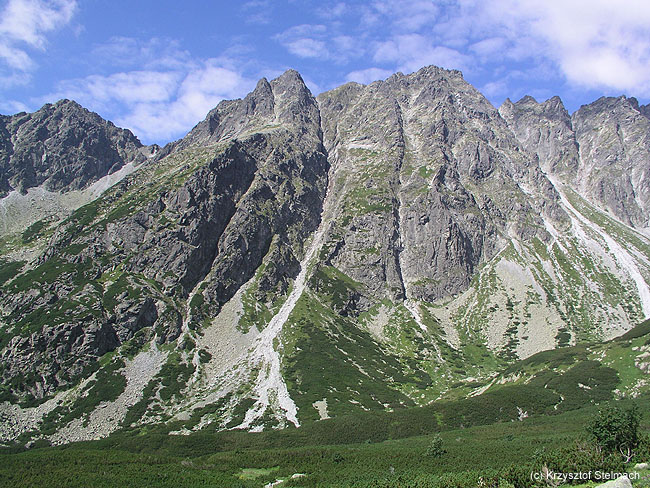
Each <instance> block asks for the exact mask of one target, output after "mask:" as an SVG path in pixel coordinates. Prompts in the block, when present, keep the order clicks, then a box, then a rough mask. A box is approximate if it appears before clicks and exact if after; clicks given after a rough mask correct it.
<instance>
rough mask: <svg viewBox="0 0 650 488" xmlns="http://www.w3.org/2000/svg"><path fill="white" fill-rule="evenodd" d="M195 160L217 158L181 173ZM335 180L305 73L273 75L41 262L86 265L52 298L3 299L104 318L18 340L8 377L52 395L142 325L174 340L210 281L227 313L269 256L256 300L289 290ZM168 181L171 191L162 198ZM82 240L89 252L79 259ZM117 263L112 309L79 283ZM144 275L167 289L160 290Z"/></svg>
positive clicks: (40, 294) (129, 182)
mask: <svg viewBox="0 0 650 488" xmlns="http://www.w3.org/2000/svg"><path fill="white" fill-rule="evenodd" d="M196 154H200V155H201V156H200V158H203V159H204V160H205V159H207V163H202V164H200V165H199V166H197V167H196V168H195V170H192V171H191V172H189V174H188V175H187V176H184V177H182V178H176V172H177V171H178V169H179V168H181V171H182V168H183V164H185V163H186V162H187V161H190V160H192V158H194V157H195V155H196ZM170 161H171V162H170ZM166 171H167V172H166ZM327 171H328V164H327V158H326V155H325V152H324V148H323V145H322V138H321V129H320V117H319V111H318V107H317V105H316V101H315V99H314V98H313V97H312V96H311V94H310V93H309V90H308V89H307V88H306V86H305V85H304V83H303V81H302V79H301V78H300V75H298V73H296V72H295V71H289V72H287V73H285V74H284V75H283V76H281V77H279V78H277V79H275V80H273V81H271V82H270V83H269V82H267V81H266V80H261V81H260V83H259V85H258V87H257V89H256V90H255V91H254V92H253V93H251V94H250V95H249V96H248V97H246V99H244V100H237V101H233V102H224V103H222V104H220V105H219V106H218V107H217V108H216V109H215V110H214V111H213V112H211V113H210V114H209V115H208V117H207V118H206V120H204V121H203V122H201V123H200V124H199V125H197V127H196V128H195V129H194V130H193V131H191V132H190V134H188V136H187V137H186V138H185V139H183V140H181V141H178V142H176V143H173V144H170V145H168V147H166V148H165V149H164V150H163V151H161V155H160V156H159V157H158V159H157V160H156V161H153V162H152V163H151V164H149V165H148V166H146V167H145V168H144V169H143V170H142V171H139V172H137V173H136V174H134V175H132V177H129V178H127V179H126V180H124V181H123V182H121V183H119V184H118V185H117V186H116V187H114V188H113V189H112V190H111V191H109V192H108V193H107V194H105V196H104V197H103V198H102V199H100V200H99V202H101V203H100V204H99V207H100V210H99V214H102V215H103V218H102V217H101V216H100V215H99V214H98V215H95V214H94V212H95V211H96V209H95V207H93V206H90V207H85V208H82V209H81V210H80V211H78V212H77V213H75V214H73V215H72V217H71V218H70V219H68V220H67V221H66V222H64V224H63V225H62V226H61V227H60V229H59V230H58V231H57V232H56V233H55V235H54V236H53V238H52V240H51V243H50V246H49V248H48V250H47V251H46V252H45V254H44V255H43V257H42V258H41V259H40V265H41V266H42V267H43V266H45V267H46V266H48V263H52V262H53V261H56V260H58V261H62V262H63V263H64V267H67V266H68V264H70V265H72V264H74V267H73V269H69V272H66V273H62V274H60V275H58V276H56V277H55V278H54V279H53V280H52V281H51V282H50V283H48V284H47V287H46V289H45V290H43V289H36V288H33V287H34V286H35V285H36V283H28V284H27V285H26V286H27V288H28V290H27V291H25V292H21V293H20V294H19V295H20V296H19V297H18V296H16V297H14V298H11V297H10V296H7V295H5V296H3V297H2V298H0V300H3V301H4V310H5V313H7V312H8V314H9V316H10V317H15V318H16V319H18V318H19V317H24V314H25V311H36V313H38V311H39V310H40V311H41V312H43V313H45V311H46V310H47V309H48V308H51V307H52V303H55V304H62V303H65V302H66V301H70V300H79V301H84V302H87V303H88V309H89V310H94V311H95V312H96V313H93V314H92V315H91V316H87V317H86V318H84V319H83V321H85V325H83V326H82V325H81V324H80V321H81V322H83V321H82V320H80V319H81V317H79V316H76V317H75V314H70V316H68V317H66V316H65V315H64V316H62V317H58V318H57V322H56V323H55V324H47V325H46V326H45V327H44V328H43V329H42V330H38V331H36V332H33V333H29V334H27V335H23V336H22V337H21V336H16V337H15V338H14V339H13V340H12V341H11V342H10V344H9V345H8V347H7V348H6V349H5V350H4V352H3V356H2V357H3V361H4V362H5V367H4V369H3V376H4V377H5V378H13V377H16V376H17V375H20V374H23V373H27V374H30V375H31V376H32V377H33V376H36V377H37V378H39V377H40V378H41V379H39V380H37V381H36V383H37V385H27V387H26V389H27V390H28V391H30V392H31V393H32V394H35V395H37V396H40V395H43V394H47V393H50V392H52V391H53V390H54V389H55V388H56V387H57V386H60V385H65V384H66V383H68V381H69V380H70V378H74V377H78V376H79V374H81V372H82V370H83V368H84V366H87V365H88V364H91V363H93V362H94V361H95V358H96V357H97V356H100V355H102V354H104V353H105V352H106V351H107V350H113V349H114V348H115V347H116V346H117V345H119V344H121V343H123V342H125V341H128V340H130V339H132V338H133V337H134V335H135V334H136V333H137V332H138V331H139V330H141V329H143V328H147V330H148V331H149V332H148V334H149V335H150V336H152V337H153V336H155V337H156V338H157V340H158V341H159V342H168V341H172V340H174V339H176V338H177V337H178V336H179V334H180V332H181V326H182V316H183V315H184V314H185V313H186V310H185V307H184V306H183V305H182V301H183V300H185V299H186V298H187V297H188V294H189V293H190V292H191V291H192V290H193V288H195V287H196V285H197V284H198V283H200V282H203V287H202V288H201V292H202V296H204V299H203V300H204V306H205V309H206V310H209V311H210V312H213V313H216V311H218V310H219V308H220V307H221V305H222V304H223V303H225V302H227V301H228V300H229V299H230V298H231V297H232V295H233V294H234V293H235V292H236V291H237V289H238V288H239V287H240V286H241V285H242V284H243V283H245V282H247V281H248V280H249V279H250V278H251V277H252V276H253V274H255V272H256V271H257V270H258V269H259V268H260V266H261V264H262V260H263V258H265V256H266V258H267V261H268V263H269V264H268V265H266V266H265V267H264V268H263V269H262V270H260V271H259V275H258V279H259V282H260V288H259V290H258V291H257V296H258V298H259V299H260V300H264V299H266V298H267V295H270V296H271V297H274V296H276V295H279V294H282V293H283V292H285V291H286V290H287V288H288V286H289V284H290V282H291V279H292V278H293V277H295V275H296V274H297V273H298V271H299V267H298V259H299V258H300V257H301V255H302V253H303V245H304V242H305V239H306V238H307V237H308V236H309V235H310V233H311V232H313V230H314V229H315V227H316V226H317V225H318V222H319V220H320V213H321V206H322V201H323V197H324V193H325V188H326V183H327ZM163 177H167V178H168V180H166V181H170V182H171V183H170V184H169V185H165V186H162V187H161V188H159V189H158V190H155V191H150V190H149V189H150V188H151V187H152V185H155V184H156V183H157V182H158V181H159V179H160V178H163ZM75 181H76V180H75ZM133 202H139V203H136V204H135V205H134V204H133ZM118 204H119V205H121V207H119V209H118V210H117V212H116V211H115V210H116V208H117V205H118ZM88 208H90V210H92V212H93V214H91V216H92V218H91V219H89V220H88V221H86V222H85V224H84V225H81V226H80V224H79V219H80V218H81V219H82V220H83V217H78V216H79V215H83V213H84V212H86V211H90V210H88ZM102 208H106V209H107V210H105V211H104V210H102ZM120 212H123V213H124V214H127V215H126V216H120ZM97 222H99V224H98V225H91V223H97ZM71 244H72V245H74V246H77V245H78V246H80V248H81V250H80V251H79V250H77V249H79V248H77V249H75V253H74V254H72V253H70V252H69V250H70V249H69V246H70V245H71ZM66 263H68V264H66ZM116 267H119V269H120V270H121V272H123V274H122V278H121V279H122V281H123V283H122V285H120V286H121V287H122V288H121V289H123V291H121V292H120V293H119V294H118V295H116V296H114V297H112V298H111V299H110V300H108V301H107V300H106V294H104V293H101V294H99V295H97V294H96V290H95V289H93V288H92V287H90V288H87V289H84V288H82V289H78V288H77V287H76V286H74V285H73V286H70V284H69V283H70V282H83V281H91V282H92V281H93V280H96V279H97V278H99V277H101V276H107V273H108V274H110V273H111V270H113V269H115V268H116ZM39 269H40V268H39ZM206 278H207V279H206ZM142 280H150V283H151V282H155V283H158V285H156V287H154V288H152V289H148V287H147V285H146V282H145V281H142ZM118 283H119V281H118ZM118 288H119V287H118ZM129 290H138V291H136V292H134V291H131V292H129ZM170 296H171V297H172V298H171V299H170V298H169V297H170ZM10 302H11V303H10ZM115 302H117V303H115ZM28 313H29V312H28ZM62 370H65V374H62Z"/></svg>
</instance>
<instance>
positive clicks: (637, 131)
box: [571, 97, 650, 227]
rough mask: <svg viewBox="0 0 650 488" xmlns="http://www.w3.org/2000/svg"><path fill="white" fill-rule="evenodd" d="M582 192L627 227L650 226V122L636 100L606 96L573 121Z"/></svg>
mask: <svg viewBox="0 0 650 488" xmlns="http://www.w3.org/2000/svg"><path fill="white" fill-rule="evenodd" d="M571 120H572V124H573V127H574V130H575V133H576V140H577V142H578V145H579V147H580V162H581V165H580V169H579V171H578V174H577V175H576V180H575V186H576V188H577V189H578V191H579V192H580V193H581V194H583V195H586V196H587V197H589V198H590V199H591V200H593V201H595V202H598V204H599V205H600V206H601V207H602V208H604V209H606V210H608V211H610V212H611V213H613V214H614V215H616V216H617V217H618V218H619V219H621V220H622V221H623V222H625V223H629V224H633V225H636V226H639V227H648V226H650V120H648V118H647V117H646V116H645V115H643V114H642V113H641V112H640V110H639V104H638V102H637V101H636V99H634V98H626V97H619V98H611V97H608V98H606V97H603V98H600V99H598V100H597V101H595V102H594V103H591V104H589V105H584V106H582V107H581V108H580V109H579V110H578V111H577V112H576V113H574V114H573V116H572V117H571Z"/></svg>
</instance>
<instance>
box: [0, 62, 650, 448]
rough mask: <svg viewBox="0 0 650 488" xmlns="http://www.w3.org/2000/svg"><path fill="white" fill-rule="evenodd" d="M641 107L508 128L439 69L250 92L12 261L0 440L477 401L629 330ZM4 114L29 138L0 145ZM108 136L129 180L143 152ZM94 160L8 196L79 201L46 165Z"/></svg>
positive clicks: (3, 279) (13, 243)
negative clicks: (526, 363) (37, 193)
mask: <svg viewBox="0 0 650 488" xmlns="http://www.w3.org/2000/svg"><path fill="white" fill-rule="evenodd" d="M608 104H610V105H611V107H610V105H608ZM605 105H606V106H607V108H605ZM52 107H55V108H52ZM66 107H67V108H66ZM46 109H47V110H46ZM43 110H44V111H50V112H51V111H53V110H54V112H56V111H57V110H59V111H62V112H64V111H65V110H77V111H80V109H78V108H77V106H75V105H73V104H72V103H71V102H69V103H62V104H59V105H56V106H46V107H45V108H44V109H43ZM590 110H591V112H590ZM643 110H644V109H643V107H638V106H637V105H634V103H633V102H631V99H620V100H619V99H616V100H609V101H607V100H606V101H604V102H603V101H602V100H601V101H599V102H596V103H595V104H594V106H593V107H591V108H590V109H587V108H584V109H581V111H579V112H578V113H576V114H574V115H573V117H570V116H569V114H568V113H567V112H566V110H565V109H564V107H563V106H562V103H561V101H560V100H559V99H557V98H554V99H551V100H548V101H546V102H544V103H542V104H538V103H537V102H535V101H534V100H533V99H532V98H525V99H523V100H521V101H519V102H517V103H515V104H513V103H511V102H509V101H508V102H506V103H505V104H504V105H503V106H502V107H501V108H500V109H499V111H497V110H496V109H495V108H494V107H492V106H491V105H490V103H489V102H488V101H487V100H486V99H485V98H484V97H483V96H482V95H481V94H480V93H479V92H478V91H476V90H475V89H474V88H473V87H472V86H471V85H469V84H468V83H467V82H465V81H464V80H463V78H462V75H461V74H460V73H459V72H457V71H446V70H442V69H438V68H434V67H428V68H424V69H422V70H420V71H419V72H417V73H414V74H411V75H402V74H399V73H398V74H396V75H393V76H392V77H390V78H389V79H387V80H385V81H379V82H375V83H372V84H370V85H368V86H364V85H359V84H355V83H350V84H347V85H343V86H342V87H339V88H337V89H335V90H332V91H329V92H326V93H323V94H321V95H319V97H318V99H315V98H314V97H313V96H312V94H311V93H310V92H309V90H308V89H307V88H306V86H305V84H304V83H303V81H302V79H301V78H300V75H299V74H298V73H296V72H295V71H288V72H286V73H285V74H283V75H282V76H280V77H279V78H277V79H275V80H272V81H270V82H269V81H267V80H265V79H263V80H261V81H260V82H259V83H258V85H257V87H256V88H255V90H254V91H253V92H252V93H250V94H249V95H248V96H247V97H245V98H244V99H241V100H234V101H226V102H222V103H220V104H219V105H218V106H217V107H216V108H215V109H214V110H212V111H211V112H210V113H209V114H208V115H207V117H206V118H205V120H203V121H202V122H200V123H199V124H198V125H197V126H196V127H195V128H194V129H193V130H192V131H190V133H189V134H188V135H187V136H186V137H185V138H183V139H181V140H179V141H176V142H174V143H170V144H168V145H167V146H166V147H164V148H162V149H160V150H159V151H158V152H157V153H156V154H155V156H153V157H151V154H150V155H149V156H150V157H148V158H147V160H146V162H143V163H142V164H141V165H140V166H139V167H138V168H137V169H136V170H135V171H134V172H133V173H132V174H130V175H127V176H125V177H124V178H123V179H121V180H120V181H118V182H117V183H116V184H114V185H113V186H111V187H110V188H108V189H107V190H106V191H104V193H102V194H101V196H99V197H97V198H94V197H93V198H94V199H93V200H92V201H91V202H90V203H88V204H87V205H84V206H82V207H81V208H79V209H77V210H76V211H74V212H73V213H72V214H71V215H70V216H68V217H67V218H64V219H63V220H61V221H54V220H53V221H48V222H42V223H41V224H39V223H38V222H37V223H36V224H33V225H32V226H30V227H29V228H28V229H25V228H23V229H21V230H20V231H19V232H18V233H17V234H14V235H13V237H12V238H11V239H5V240H4V241H2V246H3V247H2V248H1V250H2V270H1V271H0V311H1V315H0V320H1V322H0V324H1V325H0V332H1V333H0V349H1V352H0V354H1V358H2V366H1V367H0V375H2V378H3V382H2V385H3V386H2V389H1V390H0V395H1V396H0V401H4V403H3V404H2V407H1V408H0V416H1V417H2V418H3V425H4V427H3V428H2V429H0V437H1V438H2V439H5V440H10V439H16V438H18V437H19V436H20V435H23V434H24V433H25V432H28V431H30V430H36V431H39V432H40V433H41V434H40V435H43V436H46V437H47V438H48V439H49V440H50V441H52V442H55V443H62V442H66V441H69V440H77V439H89V438H95V437H97V436H103V435H106V434H108V433H110V432H112V431H114V430H116V429H120V428H123V429H131V428H137V427H138V426H140V425H144V424H152V423H165V422H168V421H172V420H173V421H174V422H175V424H174V425H182V428H181V429H180V430H179V431H178V433H185V432H188V431H190V430H195V429H201V428H204V427H206V426H207V425H213V426H216V427H217V428H242V429H251V430H260V429H263V428H268V427H284V426H287V425H290V424H293V425H296V426H297V425H300V424H301V423H303V422H309V421H314V420H318V419H320V418H324V417H326V416H333V415H342V414H345V413H347V412H350V411H354V410H355V409H359V408H363V409H385V408H397V407H400V406H408V405H418V404H426V403H428V402H431V401H435V400H436V399H439V398H443V397H454V396H462V395H467V394H471V393H475V390H476V388H478V387H479V386H480V385H481V384H486V383H487V382H489V381H491V378H492V377H493V375H494V374H495V372H496V371H498V370H499V369H500V368H502V367H504V366H506V365H508V364H511V363H512V361H514V360H516V359H518V358H524V357H528V356H530V355H531V354H533V353H535V352H537V351H539V350H543V349H549V348H553V347H557V346H558V345H560V346H561V345H566V344H571V343H578V342H581V341H583V340H587V339H593V338H604V337H611V336H614V335H617V334H620V333H622V332H623V331H625V330H627V329H629V328H630V327H631V326H632V325H634V324H635V323H637V322H639V321H640V320H641V319H642V318H644V317H645V316H647V315H648V314H650V288H648V285H647V282H648V281H649V280H650V240H648V238H647V237H645V236H644V235H643V234H641V233H639V232H637V230H635V228H634V227H633V226H630V225H627V224H626V222H627V223H628V224H637V225H639V226H642V225H644V222H645V221H644V218H645V219H646V220H647V217H648V210H647V207H646V206H644V205H646V203H647V202H646V200H644V199H645V197H646V196H647V195H646V193H647V191H646V192H645V193H644V191H645V190H644V188H645V187H644V186H643V185H644V184H645V183H644V182H645V180H644V178H645V176H644V175H645V174H646V173H647V172H645V173H644V170H643V168H644V166H643V165H644V164H647V163H646V161H647V160H648V159H647V158H648V154H650V148H646V146H644V145H643V144H645V142H644V141H645V139H644V137H647V130H646V129H645V128H646V124H647V123H649V122H650V120H648V119H647V117H646V116H645V115H644V113H645V112H643ZM50 112H48V113H50ZM592 112H593V113H592ZM81 113H82V114H84V117H91V118H92V117H94V116H91V115H89V113H87V112H84V111H82V110H81ZM15 117H27V118H30V117H32V118H34V119H38V117H36V116H35V115H34V116H27V115H24V116H23V115H21V116H14V117H10V118H7V117H5V118H3V119H2V120H1V121H0V135H1V134H5V135H6V134H13V132H11V131H14V129H13V128H11V127H15V126H16V120H18V119H15ZM30 120H31V119H30ZM43 120H45V119H43ZM84 120H85V119H84ZM615 121H616V122H615ZM12 124H13V125H12ZM25 124H27V122H25ZM44 124H45V126H46V127H51V126H48V124H47V123H44ZM612 124H613V125H612ZM616 124H618V125H616ZM37 125H38V124H32V126H34V127H36V126H37ZM41 125H43V124H41ZM73 125H74V124H73ZM65 126H66V125H65V124H64V127H65ZM97 126H98V127H104V128H105V132H104V133H103V134H105V135H106V138H107V139H106V140H107V141H108V140H110V141H113V142H112V143H111V144H113V146H111V147H115V148H116V149H115V154H117V155H118V156H120V158H122V159H121V161H122V164H124V163H125V162H127V161H129V158H130V157H131V156H130V155H133V154H137V153H138V151H140V149H141V148H139V146H138V145H137V144H136V142H133V143H132V144H131V143H130V142H128V141H129V140H130V139H128V137H127V135H128V134H126V133H125V132H119V131H118V130H117V129H115V131H117V132H111V131H112V130H113V129H114V128H113V129H111V127H112V126H111V125H110V124H109V123H105V122H101V123H98V124H97ZM25 127H27V125H25ZM612 127H613V128H614V129H616V127H619V129H616V130H618V131H619V133H620V134H622V135H621V137H619V138H617V139H611V138H610V135H611V134H610V132H611V130H614V129H612ZM42 130H45V129H42ZM66 130H67V129H66ZM616 130H615V131H614V133H616ZM644 130H646V132H645V134H646V136H643V131H644ZM25 131H26V129H25ZM70 131H71V133H74V132H75V131H74V130H72V129H71V130H70ZM70 131H68V132H70ZM27 132H29V133H31V132H30V131H26V132H25V133H27ZM32 132H33V131H32ZM36 132H38V131H36ZM90 132H92V131H90ZM614 133H612V134H614ZM116 134H118V135H119V134H122V136H123V137H124V138H125V139H123V140H122V139H120V138H119V137H118V135H116ZM39 137H41V136H39ZM62 137H64V135H57V134H50V135H49V136H48V137H45V136H42V137H41V139H38V140H39V141H41V140H42V141H45V142H41V143H40V145H38V144H37V143H34V144H36V146H38V148H41V147H46V146H47V147H53V146H51V144H52V142H51V141H54V140H59V139H61V138H62ZM66 137H68V136H66ZM70 137H72V136H70ZM111 137H112V139H111ZM612 137H613V136H612ZM97 138H99V136H97ZM97 138H95V139H97ZM10 139H11V137H10V138H9V139H7V137H2V138H1V139H0V142H1V143H2V144H3V145H2V146H0V148H7V147H12V148H13V147H14V146H11V145H8V143H7V142H6V141H7V140H10ZM610 139H611V140H610ZM66 140H72V139H66ZM75 140H76V139H75ZM85 140H86V139H84V138H83V137H82V138H81V139H79V140H78V141H77V142H79V141H81V142H79V144H77V145H74V144H72V143H70V144H62V145H61V148H62V149H60V151H59V152H58V153H57V154H59V155H60V157H59V159H57V162H56V163H52V167H50V165H49V164H42V165H41V166H38V165H37V166H38V168H41V169H39V171H32V170H31V169H29V168H34V167H35V166H34V165H33V164H32V166H30V165H29V164H25V165H24V166H25V168H27V169H29V171H32V173H30V174H32V176H31V177H30V178H31V179H30V178H27V172H25V171H27V170H25V171H23V172H20V171H18V172H16V171H14V173H12V176H8V177H7V178H6V182H7V185H6V188H7V190H9V189H11V188H14V186H12V185H18V183H17V182H18V181H21V182H23V183H21V184H22V185H23V187H24V188H27V187H28V186H29V185H31V184H44V185H50V186H49V188H51V189H53V190H54V189H57V188H60V189H61V190H62V191H63V190H68V189H70V188H79V187H83V186H84V185H87V184H89V183H90V182H91V181H92V177H89V176H88V175H86V176H83V175H81V174H77V173H78V171H73V172H72V173H69V171H68V170H66V171H64V172H61V171H58V170H57V169H56V168H57V167H58V166H57V165H59V166H60V165H63V166H65V168H70V169H72V168H77V169H80V168H86V167H87V165H90V166H93V165H95V166H96V165H97V164H98V161H100V160H101V161H102V162H105V161H106V160H107V158H103V159H102V158H100V152H101V151H100V152H92V150H90V152H89V154H90V155H89V157H88V159H87V160H86V159H84V158H82V157H81V155H83V152H82V148H84V147H86V146H87V145H90V146H92V147H96V145H93V144H91V143H90V142H83V141H85ZM47 141H50V142H47ZM116 141H117V142H116ZM119 141H126V142H119ZM12 144H13V143H12ZM48 144H50V146H48ZM106 144H108V142H107V143H106ZM36 146H34V147H36ZM102 147H104V146H102ZM120 148H122V149H120ZM2 150H4V151H5V152H6V153H7V154H8V151H9V149H2ZM11 150H12V151H13V149H11ZM39 150H40V149H39ZM97 151H99V149H97ZM120 151H122V152H120ZM37 153H38V151H37V149H34V150H33V151H28V150H26V149H25V150H24V151H23V153H21V154H24V156H23V158H27V159H29V160H30V161H34V158H35V157H36V156H35V155H36V154H37ZM38 154H41V156H42V154H44V152H43V151H41V153H38ZM48 154H49V153H48ZM101 154H104V153H101ZM106 154H108V153H106ZM111 154H112V153H111ZM611 155H614V156H611ZM41 156H39V157H41ZM48 157H49V156H48ZM133 157H135V158H136V159H137V158H139V157H140V156H133ZM30 158H31V159H30ZM66 158H67V159H66ZM75 158H77V159H75ZM37 159H38V158H37ZM12 161H13V160H12ZM16 161H18V159H16ZM46 161H47V158H46ZM71 161H72V162H71ZM75 161H76V163H75ZM64 163H65V164H64ZM73 163H74V164H73ZM30 164H31V163H30ZM75 164H77V166H75ZM607 165H609V166H607ZM637 166H639V167H641V168H642V169H641V170H638V171H637ZM5 167H8V166H7V165H5ZM17 167H19V168H22V167H23V165H18V166H17ZM93 167H94V166H93ZM605 167H607V168H608V170H607V171H604V170H602V168H605ZM619 167H620V168H627V169H626V170H625V171H627V175H628V176H629V181H628V180H625V178H623V177H622V176H621V174H622V173H623V172H624V171H623V169H621V173H620V174H619V173H617V172H616V171H613V169H615V168H619ZM102 171H103V170H102ZM102 171H100V170H99V169H98V170H97V175H100V174H101V173H102ZM107 171H109V172H110V171H111V168H110V167H109V168H108V169H107ZM635 171H636V172H635ZM80 172H81V173H83V172H84V171H82V170H80ZM87 173H88V174H90V171H88V172H87ZM5 174H9V173H6V172H5ZM18 174H20V175H23V176H20V177H18V176H16V175H18ZM39 175H40V176H39ZM56 175H59V176H56ZM63 175H65V178H63ZM606 176H607V177H608V178H610V179H609V180H607V181H608V182H609V181H615V183H612V185H610V186H608V185H609V183H606V182H603V181H601V180H602V179H603V178H605V177H606ZM62 178H63V179H62ZM84 178H86V180H84ZM599 178H600V180H599ZM583 181H584V184H583V185H582V186H581V185H578V184H577V182H583ZM598 181H601V182H600V183H598ZM626 181H627V183H626ZM57 185H58V186H57ZM626 185H627V186H626ZM107 186H110V185H107ZM610 187H611V188H615V189H614V190H612V191H613V193H611V195H614V196H611V195H609V194H608V193H607V191H605V189H607V188H610ZM599 188H601V189H602V191H600V193H599V190H598V189H599ZM55 193H56V192H55ZM56 194H57V195H58V194H59V193H56ZM623 194H625V195H627V197H621V199H620V200H618V199H617V198H618V197H616V195H623ZM608 195H609V196H608ZM608 199H609V200H608ZM610 200H611V201H610ZM608 202H609V203H608ZM616 202H617V203H616ZM644 202H646V203H644ZM615 203H616V204H617V205H618V206H616V205H615ZM607 212H613V213H614V215H616V216H617V218H618V220H617V219H613V218H611V216H610V215H609V214H608V213H607ZM625 215H627V217H625ZM619 220H621V221H623V222H621V221H619ZM21 256H26V257H21ZM452 385H453V387H452ZM21 405H22V406H21ZM5 421H6V422H5ZM26 439H27V437H26V434H24V435H23V437H21V440H26Z"/></svg>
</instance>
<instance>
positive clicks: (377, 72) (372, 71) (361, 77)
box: [345, 68, 393, 85]
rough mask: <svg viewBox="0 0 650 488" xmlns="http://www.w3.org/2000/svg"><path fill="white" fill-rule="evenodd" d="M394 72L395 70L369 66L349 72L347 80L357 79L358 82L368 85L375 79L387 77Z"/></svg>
mask: <svg viewBox="0 0 650 488" xmlns="http://www.w3.org/2000/svg"><path fill="white" fill-rule="evenodd" d="M392 74H393V72H392V71H390V70H387V69H381V68H368V69H362V70H359V71H352V72H350V73H348V74H347V76H346V77H345V81H356V82H357V83H361V84H363V85H367V84H369V83H372V82H373V81H377V80H383V79H386V78H388V77H389V76H390V75H392Z"/></svg>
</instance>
